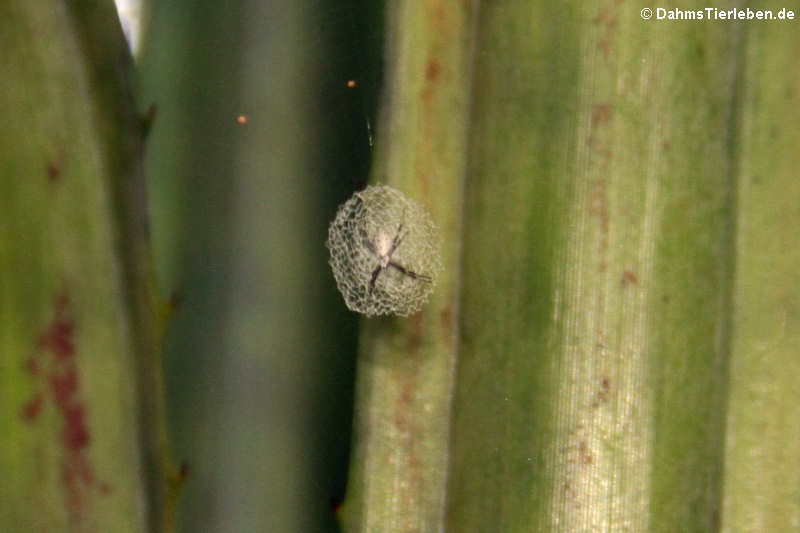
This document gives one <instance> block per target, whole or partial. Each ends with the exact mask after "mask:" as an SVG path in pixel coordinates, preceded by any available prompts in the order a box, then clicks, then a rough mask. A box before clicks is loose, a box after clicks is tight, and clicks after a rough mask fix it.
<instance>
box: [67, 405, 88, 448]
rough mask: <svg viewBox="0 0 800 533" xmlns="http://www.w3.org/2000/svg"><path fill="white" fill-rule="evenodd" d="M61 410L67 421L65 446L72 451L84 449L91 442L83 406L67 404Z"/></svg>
mask: <svg viewBox="0 0 800 533" xmlns="http://www.w3.org/2000/svg"><path fill="white" fill-rule="evenodd" d="M61 411H62V414H63V415H64V422H65V424H64V430H63V433H62V440H63V442H64V447H65V448H67V449H68V450H71V451H80V450H82V449H83V448H85V447H86V446H87V445H88V444H89V431H88V430H87V429H86V420H85V417H84V409H83V406H81V405H67V406H65V407H64V408H63V409H62V410H61Z"/></svg>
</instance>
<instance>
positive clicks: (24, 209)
mask: <svg viewBox="0 0 800 533" xmlns="http://www.w3.org/2000/svg"><path fill="white" fill-rule="evenodd" d="M0 20H1V21H2V22H0V24H2V27H3V31H2V32H0V36H2V37H0V39H2V49H3V50H4V54H3V59H2V60H0V61H2V63H0V70H2V72H3V76H2V77H3V80H4V91H3V94H2V96H0V113H2V115H3V116H4V117H5V124H6V125H7V126H6V127H5V128H4V129H3V131H2V136H0V154H2V161H3V164H2V167H0V173H1V174H0V187H2V192H1V193H0V202H2V211H1V212H2V214H1V215H0V217H2V224H0V249H1V250H2V253H0V285H1V286H2V289H1V290H0V298H2V300H0V301H1V302H2V304H0V338H1V339H2V341H0V342H2V350H0V364H2V369H3V370H2V373H0V380H2V381H1V382H0V394H2V406H3V415H2V434H3V443H4V444H3V446H2V452H0V461H2V467H0V471H2V472H3V479H4V480H5V482H4V483H3V489H2V494H0V528H2V529H3V531H61V530H65V531H66V530H71V531H84V530H98V531H160V530H161V524H162V523H163V511H162V505H163V502H164V489H163V488H164V483H165V475H164V472H165V461H166V439H165V434H166V432H165V429H164V424H163V420H164V418H163V407H162V405H161V399H160V398H161V396H160V395H161V389H160V363H159V361H158V360H157V356H156V354H157V349H156V346H157V341H158V339H157V335H156V328H157V320H156V313H155V309H156V305H155V300H154V298H153V296H152V295H153V291H152V287H153V284H152V276H151V275H150V270H149V260H150V258H149V255H148V250H147V235H146V226H145V224H146V219H145V217H146V213H145V209H144V204H143V201H144V189H143V178H142V173H141V150H142V137H143V132H144V128H143V125H142V122H141V121H140V119H139V117H138V116H137V114H136V110H135V108H134V105H133V100H132V98H131V92H130V90H131V87H130V85H129V84H130V75H131V69H132V64H131V59H130V55H129V53H128V51H127V49H126V45H125V42H124V39H123V37H122V33H121V30H120V28H119V22H118V20H117V16H116V11H115V9H114V6H113V3H112V2H92V1H86V2H72V3H69V4H68V5H65V4H64V3H61V2H34V3H32V2H11V3H5V4H4V7H3V8H0ZM140 387H141V388H140ZM140 390H142V391H146V394H144V395H141V396H140Z"/></svg>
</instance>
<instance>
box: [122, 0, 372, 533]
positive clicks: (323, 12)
mask: <svg viewBox="0 0 800 533" xmlns="http://www.w3.org/2000/svg"><path fill="white" fill-rule="evenodd" d="M378 6H379V3H375V2H367V1H360V0H347V1H344V2H342V1H336V2H332V1H324V0H317V1H313V2H304V3H302V4H301V3H296V2H291V1H289V0H280V1H275V2H261V1H244V0H237V1H232V2H216V1H208V0H203V1H199V2H198V1H194V0H192V1H188V0H181V1H175V2H154V3H153V5H152V7H151V12H150V13H149V19H148V17H144V18H143V23H144V24H143V26H144V27H145V28H146V32H145V33H144V37H143V39H142V42H141V48H140V50H139V52H138V60H137V63H138V66H139V70H140V75H141V79H140V88H141V92H140V98H139V101H140V104H141V105H142V106H144V107H146V106H148V105H149V104H150V103H154V104H155V105H156V106H157V118H156V121H155V123H154V127H153V129H152V133H151V137H150V139H149V144H148V152H147V172H148V178H149V186H150V208H151V215H152V228H153V246H154V255H155V258H156V264H157V272H158V277H159V285H160V287H161V289H162V291H163V293H162V296H163V297H164V298H169V297H170V296H171V295H172V294H173V293H174V294H175V295H177V298H178V299H179V301H180V304H179V308H178V311H177V313H176V315H175V317H174V322H173V323H172V324H171V325H170V328H169V330H168V333H167V338H166V353H165V367H166V379H167V383H166V388H167V398H168V409H169V418H170V434H171V444H172V450H173V456H174V457H175V459H176V460H177V461H186V462H187V464H188V466H189V472H190V477H189V481H188V482H187V484H186V487H185V491H184V493H183V494H182V496H181V502H180V506H179V524H180V531H184V532H190V531H237V532H248V531H252V532H262V531H292V532H304V531H309V532H311V531H314V532H318V531H338V527H337V525H336V523H335V519H334V511H333V509H334V508H335V507H336V506H337V504H338V502H340V501H341V499H342V498H343V495H344V485H345V480H346V474H347V467H348V455H349V444H350V438H351V435H350V427H351V418H352V396H353V382H354V365H355V342H356V332H357V330H356V318H355V316H354V315H353V314H351V313H350V312H349V311H347V310H346V308H345V307H344V305H342V302H341V297H340V296H339V294H338V293H337V292H336V289H335V285H334V283H333V277H332V276H331V275H330V271H329V267H328V265H327V250H326V249H325V247H324V242H325V239H326V237H327V225H328V222H329V221H330V220H331V219H332V218H333V214H334V213H335V210H336V207H337V205H338V204H339V203H341V202H343V201H344V200H345V199H346V198H347V197H348V196H349V195H350V194H351V193H352V191H353V190H354V189H355V188H358V187H360V186H362V185H363V183H365V181H366V179H367V177H366V176H367V172H368V168H369V160H370V156H371V147H370V142H369V133H368V126H367V121H368V120H369V122H370V123H371V124H374V122H375V107H376V101H377V93H378V90H379V80H380V78H381V42H382V36H381V20H382V14H381V13H380V12H379V7H378ZM148 20H149V22H148ZM349 80H354V81H355V82H356V87H348V83H347V82H348V81H349ZM240 116H243V117H245V118H244V119H239V117H240ZM242 120H246V123H242V122H241V121H242Z"/></svg>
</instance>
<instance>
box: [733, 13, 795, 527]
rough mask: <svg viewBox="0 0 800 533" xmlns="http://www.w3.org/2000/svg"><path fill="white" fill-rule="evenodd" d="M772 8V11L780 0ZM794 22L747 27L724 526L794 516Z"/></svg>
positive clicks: (786, 523)
mask: <svg viewBox="0 0 800 533" xmlns="http://www.w3.org/2000/svg"><path fill="white" fill-rule="evenodd" d="M771 4H772V5H769V6H759V7H762V8H764V7H772V8H773V9H775V10H776V11H777V10H778V9H780V8H781V7H783V6H782V5H780V3H779V2H772V3H771ZM797 49H798V32H797V22H796V21H795V23H794V24H793V25H792V24H788V23H784V24H779V25H775V24H759V25H752V26H748V35H747V47H746V58H745V62H746V65H747V69H746V72H747V74H746V79H747V83H746V84H745V89H744V93H743V109H744V111H743V113H742V115H743V116H742V135H741V141H740V143H739V145H740V146H741V153H740V158H741V159H740V160H741V164H740V167H739V168H740V178H739V186H738V193H737V195H738V204H737V207H738V211H737V219H738V225H737V228H738V229H737V239H736V265H737V268H736V278H735V291H734V296H733V301H734V303H735V307H734V316H733V337H732V339H731V365H730V382H729V385H728V397H729V400H728V402H729V410H728V414H727V440H726V453H725V485H724V500H723V520H722V525H723V531H726V532H734V531H794V530H796V529H797V526H798V524H800V475H798V467H797V465H798V457H800V424H798V420H800V379H798V377H800V358H799V357H798V354H800V312H798V306H797V303H798V302H800V277H798V265H800V252H798V247H797V245H796V243H797V236H798V227H800V180H798V179H797V169H798V168H800V155H799V154H800V153H799V152H798V150H797V147H798V146H800V129H798V123H800V112H798V103H799V102H800V69H798V66H800V61H798V56H797Z"/></svg>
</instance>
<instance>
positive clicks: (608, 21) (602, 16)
mask: <svg viewBox="0 0 800 533" xmlns="http://www.w3.org/2000/svg"><path fill="white" fill-rule="evenodd" d="M592 22H593V23H594V24H596V25H598V26H602V27H603V34H602V35H601V36H600V39H599V40H598V41H597V48H598V49H599V50H600V51H601V52H602V53H603V57H605V58H606V59H608V56H609V54H610V53H611V49H612V45H613V42H614V34H615V33H616V31H617V16H616V15H615V14H614V13H612V12H611V10H610V9H608V8H604V9H603V10H601V11H600V13H598V14H597V16H595V17H594V18H593V19H592Z"/></svg>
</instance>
